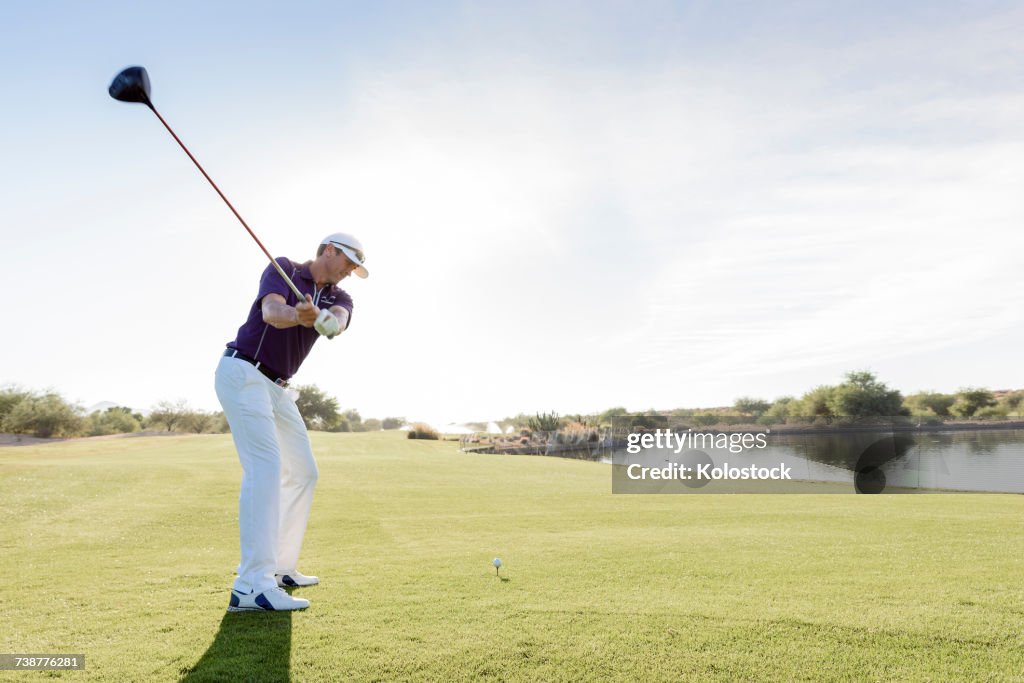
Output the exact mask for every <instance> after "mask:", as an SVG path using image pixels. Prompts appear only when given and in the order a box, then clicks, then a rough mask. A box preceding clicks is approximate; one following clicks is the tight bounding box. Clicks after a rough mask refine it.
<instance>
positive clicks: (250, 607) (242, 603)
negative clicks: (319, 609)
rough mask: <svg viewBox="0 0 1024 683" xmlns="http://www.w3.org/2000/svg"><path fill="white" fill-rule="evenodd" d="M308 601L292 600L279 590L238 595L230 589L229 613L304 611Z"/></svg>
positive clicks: (273, 589)
mask: <svg viewBox="0 0 1024 683" xmlns="http://www.w3.org/2000/svg"><path fill="white" fill-rule="evenodd" d="M307 607H309V600H305V599H303V598H293V597H292V596H290V595H288V594H287V593H285V592H284V591H283V590H281V589H280V588H271V589H270V590H268V591H263V592H262V593H259V594H257V593H249V594H245V593H239V592H238V591H236V590H234V589H232V591H231V602H230V603H228V611H229V612H286V611H289V610H296V609H306V608H307Z"/></svg>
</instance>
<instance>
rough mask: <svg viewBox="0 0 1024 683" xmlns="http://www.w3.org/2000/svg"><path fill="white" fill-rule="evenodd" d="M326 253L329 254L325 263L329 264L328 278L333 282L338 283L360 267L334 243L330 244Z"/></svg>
mask: <svg viewBox="0 0 1024 683" xmlns="http://www.w3.org/2000/svg"><path fill="white" fill-rule="evenodd" d="M325 253H327V254H329V255H328V256H327V261H326V262H325V263H324V265H326V266H327V276H328V280H330V281H331V282H332V283H333V284H338V283H339V282H341V281H342V280H344V279H345V278H347V277H348V276H349V275H351V274H352V272H353V271H354V270H355V269H356V268H358V267H359V266H357V265H356V264H355V263H352V261H351V260H349V258H348V256H345V253H344V252H343V251H342V250H341V249H339V248H338V247H337V246H336V245H334V244H332V245H330V248H329V249H327V252H325Z"/></svg>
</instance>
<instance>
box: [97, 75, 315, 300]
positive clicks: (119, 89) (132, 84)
mask: <svg viewBox="0 0 1024 683" xmlns="http://www.w3.org/2000/svg"><path fill="white" fill-rule="evenodd" d="M109 92H110V96H111V97H113V98H114V99H115V100H118V101H121V102H137V103H139V104H144V105H146V106H147V107H149V110H150V111H151V112H153V113H154V114H156V117H157V118H158V119H160V123H162V124H164V128H166V129H167V132H168V133H170V134H171V137H173V138H174V140H175V142H177V143H178V144H179V145H181V148H182V149H183V150H185V154H187V155H188V158H189V159H191V160H192V163H193V164H195V165H196V168H198V169H199V172H200V173H202V174H203V177H204V178H206V179H207V180H208V181H209V182H210V185H212V186H213V189H214V190H216V191H217V194H219V195H220V198H221V199H223V200H224V203H225V204H227V205H228V208H229V209H231V213H233V214H235V218H237V219H238V221H239V222H240V223H241V224H242V227H244V228H245V229H246V230H247V231H248V232H249V234H250V235H251V236H252V238H253V239H254V240H256V244H258V245H260V249H262V250H263V253H264V254H266V255H267V258H268V259H270V263H271V264H272V265H273V266H274V268H276V269H277V272H278V273H280V274H281V277H282V278H284V281H285V282H287V283H288V286H289V287H290V288H291V290H292V291H293V292H295V296H297V297H299V301H305V300H306V297H305V295H304V294H303V293H302V292H300V291H299V288H298V287H296V286H295V283H294V282H292V280H291V278H290V277H288V275H287V273H285V272H284V270H283V269H282V268H281V265H280V264H279V263H278V262H277V261H275V260H274V257H273V256H271V255H270V252H269V251H267V248H266V247H265V246H263V242H260V238H259V237H257V236H256V233H254V232H253V231H252V228H250V227H249V224H248V223H246V222H245V219H244V218H242V215H241V214H240V213H238V211H236V210H235V207H234V206H232V205H231V202H229V201H228V198H227V197H225V196H224V193H223V192H221V191H220V188H219V187H217V183H215V182H213V178H211V177H210V176H209V174H208V173H207V172H206V171H205V170H204V169H203V167H202V166H201V165H200V164H199V162H198V161H196V158H195V157H194V156H192V152H190V151H188V147H186V146H185V143H184V142H182V141H181V138H179V137H178V136H177V135H176V134H175V132H174V131H173V130H171V127H170V126H169V125H167V122H166V121H164V117H162V116H160V112H158V111H157V110H156V107H154V106H153V102H152V100H150V97H149V92H150V90H149V74H148V73H146V69H145V68H144V67H141V66H130V67H128V68H127V69H124V70H123V71H121V73H119V74H117V76H115V77H114V80H113V81H112V82H111V83H110V88H109Z"/></svg>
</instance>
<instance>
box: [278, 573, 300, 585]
mask: <svg viewBox="0 0 1024 683" xmlns="http://www.w3.org/2000/svg"><path fill="white" fill-rule="evenodd" d="M281 583H283V584H284V585H286V586H298V585H299V584H297V583H295V579H293V578H292V577H290V576H288V575H287V574H285V575H284V576H282V577H281Z"/></svg>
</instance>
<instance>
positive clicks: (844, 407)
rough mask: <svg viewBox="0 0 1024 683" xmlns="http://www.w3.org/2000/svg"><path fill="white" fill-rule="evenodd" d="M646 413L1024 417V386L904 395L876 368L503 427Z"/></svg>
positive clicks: (545, 416) (515, 421) (599, 423)
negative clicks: (762, 393)
mask: <svg viewBox="0 0 1024 683" xmlns="http://www.w3.org/2000/svg"><path fill="white" fill-rule="evenodd" d="M640 415H672V416H680V417H685V416H691V415H702V416H714V415H721V416H745V417H750V418H753V419H756V420H761V421H764V422H766V423H767V422H773V421H782V420H785V419H787V418H799V417H807V418H841V417H875V416H880V417H897V416H907V417H917V418H921V419H926V420H952V419H1001V418H1024V390H1016V391H998V392H996V391H991V390H989V389H985V388H980V387H963V388H961V389H958V390H957V391H955V392H953V393H948V394H947V393H941V392H936V391H922V392H918V393H914V394H909V395H907V396H904V395H903V394H902V393H901V392H900V391H899V390H897V389H892V388H890V387H889V386H887V385H886V384H885V383H884V382H881V381H879V380H878V378H877V377H876V376H875V375H874V374H873V373H871V372H866V371H854V372H848V373H846V375H845V376H844V379H843V381H842V382H840V383H839V384H834V385H820V386H817V387H814V388H813V389H810V390H809V391H807V392H805V393H804V394H803V395H802V396H800V397H795V396H781V397H779V398H776V399H775V400H772V401H768V400H765V399H761V398H755V397H751V396H742V397H740V398H737V399H736V400H735V401H734V402H733V404H732V405H731V406H724V407H723V406H718V407H711V408H676V409H673V410H657V409H654V408H650V409H649V410H641V411H629V410H627V409H626V408H624V407H622V406H616V407H614V408H609V409H607V410H605V411H603V412H602V413H600V414H598V415H590V416H584V415H566V416H560V415H558V414H557V413H553V412H552V413H536V414H535V415H527V414H524V413H520V414H519V415H515V416H513V417H508V418H505V419H504V420H501V421H499V422H498V424H499V425H501V427H502V428H503V429H505V428H507V427H509V426H512V427H513V428H515V429H517V430H518V429H522V430H530V431H543V432H551V431H556V430H558V429H561V428H565V427H567V426H570V425H576V424H579V425H583V426H587V427H608V426H611V424H612V420H613V418H616V417H627V416H640Z"/></svg>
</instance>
